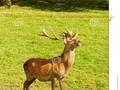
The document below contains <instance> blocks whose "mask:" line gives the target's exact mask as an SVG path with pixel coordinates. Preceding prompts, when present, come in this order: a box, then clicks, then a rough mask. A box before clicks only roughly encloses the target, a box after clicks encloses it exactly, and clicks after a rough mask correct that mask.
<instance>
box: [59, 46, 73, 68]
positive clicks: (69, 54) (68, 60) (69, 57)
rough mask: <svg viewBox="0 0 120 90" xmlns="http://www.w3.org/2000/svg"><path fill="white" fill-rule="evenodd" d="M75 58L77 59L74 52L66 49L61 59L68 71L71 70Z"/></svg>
mask: <svg viewBox="0 0 120 90" xmlns="http://www.w3.org/2000/svg"><path fill="white" fill-rule="evenodd" d="M74 57H75V53H74V50H67V49H66V48H64V51H63V53H62V55H61V58H62V61H63V63H64V65H65V68H66V69H69V68H70V67H71V66H72V65H73V63H74Z"/></svg>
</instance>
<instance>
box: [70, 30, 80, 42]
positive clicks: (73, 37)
mask: <svg viewBox="0 0 120 90" xmlns="http://www.w3.org/2000/svg"><path fill="white" fill-rule="evenodd" d="M77 37H78V30H77V31H76V33H75V34H74V35H73V36H72V37H71V38H70V39H71V40H75V39H76V38H77Z"/></svg>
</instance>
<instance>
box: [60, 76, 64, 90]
mask: <svg viewBox="0 0 120 90" xmlns="http://www.w3.org/2000/svg"><path fill="white" fill-rule="evenodd" d="M63 81H64V77H63V78H61V79H60V80H59V84H60V90H63Z"/></svg>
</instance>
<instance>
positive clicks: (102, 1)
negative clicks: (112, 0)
mask: <svg viewBox="0 0 120 90" xmlns="http://www.w3.org/2000/svg"><path fill="white" fill-rule="evenodd" d="M13 2H15V4H17V5H20V6H30V7H32V8H37V9H41V10H50V11H69V12H71V11H82V10H84V9H94V10H95V9H101V10H108V0H15V1H13Z"/></svg>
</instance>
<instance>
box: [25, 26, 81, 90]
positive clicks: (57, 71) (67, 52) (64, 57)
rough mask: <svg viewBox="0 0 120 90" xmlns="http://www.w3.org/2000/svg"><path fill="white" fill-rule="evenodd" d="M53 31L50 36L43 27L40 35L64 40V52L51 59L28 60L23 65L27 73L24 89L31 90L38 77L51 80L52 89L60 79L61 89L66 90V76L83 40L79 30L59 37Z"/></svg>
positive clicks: (64, 33) (42, 79)
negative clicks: (80, 39)
mask: <svg viewBox="0 0 120 90" xmlns="http://www.w3.org/2000/svg"><path fill="white" fill-rule="evenodd" d="M52 33H53V35H54V37H51V36H49V35H48V34H47V32H46V30H45V29H44V28H41V33H39V34H38V35H39V36H44V37H47V38H49V39H52V40H63V41H64V45H65V46H64V49H63V52H62V54H61V55H60V56H57V57H53V58H50V59H44V58H30V59H29V60H27V61H26V62H25V63H24V65H23V67H24V71H25V74H26V80H25V82H24V84H23V90H29V86H30V85H31V84H32V83H33V82H34V81H35V80H36V79H38V80H39V81H43V82H46V81H51V90H55V83H56V81H57V80H59V85H60V90H64V88H63V82H64V78H65V77H66V76H67V75H68V71H69V70H70V68H71V67H72V65H73V63H74V57H75V49H76V48H77V47H78V46H80V45H81V41H79V40H77V37H78V30H77V31H76V33H75V34H74V35H72V32H71V31H69V30H67V32H63V33H62V38H59V37H57V35H56V34H55V33H54V31H53V30H52Z"/></svg>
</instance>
